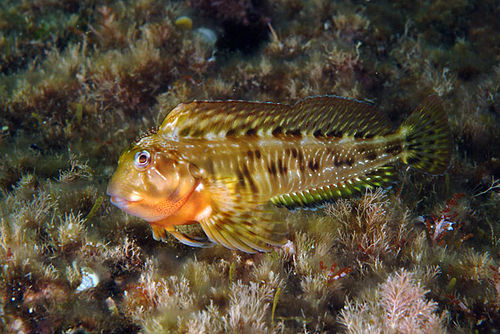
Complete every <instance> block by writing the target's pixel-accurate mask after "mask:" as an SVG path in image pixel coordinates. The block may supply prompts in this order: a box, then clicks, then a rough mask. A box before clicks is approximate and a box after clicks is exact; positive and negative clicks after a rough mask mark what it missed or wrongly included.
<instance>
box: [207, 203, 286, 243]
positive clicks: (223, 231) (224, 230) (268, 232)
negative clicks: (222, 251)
mask: <svg viewBox="0 0 500 334" xmlns="http://www.w3.org/2000/svg"><path fill="white" fill-rule="evenodd" d="M200 224H201V227H202V228H203V231H204V232H205V233H206V235H207V236H208V238H209V239H210V240H211V241H212V242H215V243H218V244H221V245H223V246H224V247H227V248H229V249H239V250H241V251H244V252H247V253H255V252H257V251H260V252H268V251H270V250H272V246H280V245H282V244H283V243H284V240H283V238H281V237H280V233H279V232H278V231H276V230H275V229H274V228H273V225H274V224H273V223H272V222H271V221H268V220H266V219H263V218H260V217H253V216H251V215H250V214H233V215H231V214H228V213H214V214H213V215H212V216H210V218H208V219H205V220H203V221H201V222H200Z"/></svg>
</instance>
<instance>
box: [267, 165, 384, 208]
mask: <svg viewBox="0 0 500 334" xmlns="http://www.w3.org/2000/svg"><path fill="white" fill-rule="evenodd" d="M393 175H394V168H393V166H391V165H389V166H382V167H379V168H377V169H376V170H374V171H372V172H369V173H367V174H365V175H361V176H357V177H354V178H350V179H346V180H344V181H342V182H339V183H337V184H331V185H327V186H323V187H317V188H312V189H307V190H304V191H297V192H293V193H289V194H283V195H278V196H274V197H272V198H271V203H273V204H275V205H277V206H284V207H286V208H288V209H296V208H299V207H302V208H316V207H320V206H322V205H324V204H325V203H328V202H331V201H333V200H335V199H337V198H340V197H345V196H350V195H353V194H356V193H360V192H362V191H364V190H365V189H366V188H374V187H380V186H383V185H385V184H387V183H389V182H390V181H391V180H392V178H393Z"/></svg>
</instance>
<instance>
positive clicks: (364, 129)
mask: <svg viewBox="0 0 500 334" xmlns="http://www.w3.org/2000/svg"><path fill="white" fill-rule="evenodd" d="M450 137H451V136H450V132H449V128H448V124H447V117H446V114H445V112H444V110H443V108H442V106H441V103H440V100H439V98H437V97H435V96H430V97H428V98H427V99H426V100H425V101H424V102H423V103H422V105H420V106H419V107H418V108H417V109H416V110H415V111H414V112H413V113H412V114H411V115H410V116H409V118H408V119H407V120H406V121H404V122H403V124H402V125H401V126H400V127H399V129H397V130H396V131H393V130H392V128H391V124H390V123H389V122H388V121H387V120H386V118H385V115H384V113H383V112H381V111H380V110H378V109H377V108H375V107H373V106H372V105H370V104H368V103H365V102H361V101H357V100H353V99H347V98H341V97H334V96H320V97H310V98H306V99H304V100H302V101H300V102H298V103H295V104H293V105H286V104H277V103H259V102H244V101H214V102H205V101H195V102H191V103H182V104H180V105H178V106H177V107H176V108H174V109H173V110H172V111H171V112H170V113H169V114H168V115H167V117H166V118H165V120H164V121H163V123H162V124H161V126H160V127H159V128H158V129H156V130H152V131H150V132H149V133H147V134H146V135H144V136H142V137H141V138H139V139H138V140H136V141H135V142H134V143H133V144H132V145H131V146H130V147H128V148H127V149H126V150H125V151H124V152H123V153H122V154H121V156H120V158H119V161H118V167H117V169H116V171H115V173H114V175H113V176H112V178H111V181H110V182H109V185H108V188H107V193H108V195H109V196H110V197H111V202H112V203H113V204H114V205H116V206H117V207H119V208H120V209H122V210H124V211H125V212H127V213H129V214H131V215H134V216H137V217H140V218H143V219H145V220H146V221H148V222H149V223H150V224H151V226H152V229H153V236H154V237H155V239H157V240H159V239H165V237H166V232H169V233H171V234H172V235H174V236H175V237H176V238H177V239H178V240H179V241H181V242H183V243H185V244H187V245H191V246H200V247H203V246H208V245H209V244H212V243H217V244H221V245H223V246H225V247H227V248H231V249H239V250H242V251H245V252H249V253H253V252H256V251H269V250H271V249H272V246H274V245H279V244H281V242H282V240H280V238H279V237H278V235H279V234H278V233H277V232H276V229H275V228H274V222H273V221H272V220H271V219H270V218H268V217H269V215H268V214H267V213H266V211H265V209H263V207H264V204H266V203H267V202H269V201H270V202H271V203H273V204H276V205H279V206H285V207H287V208H297V207H316V206H320V205H322V204H324V203H325V202H328V201H332V200H333V199H336V198H338V197H342V196H349V195H352V194H355V193H359V192H361V191H363V190H364V189H365V188H368V187H378V186H382V185H384V184H386V183H387V182H390V181H391V179H392V178H393V175H394V163H395V162H396V161H398V160H401V161H403V162H404V163H406V164H409V165H411V166H413V167H415V168H417V169H420V170H423V171H426V172H429V173H433V174H440V173H443V172H444V171H445V170H446V169H447V167H448V164H449V161H450V146H451V142H450ZM193 223H199V224H200V225H201V227H202V229H203V231H204V232H205V234H206V235H207V237H208V240H204V241H202V240H199V239H196V238H194V237H192V236H189V235H187V234H185V233H181V232H179V231H177V230H176V229H175V227H176V226H177V225H184V224H193Z"/></svg>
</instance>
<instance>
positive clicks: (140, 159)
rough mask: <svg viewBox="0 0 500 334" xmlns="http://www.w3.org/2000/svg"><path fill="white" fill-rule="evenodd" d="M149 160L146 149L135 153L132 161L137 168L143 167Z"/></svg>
mask: <svg viewBox="0 0 500 334" xmlns="http://www.w3.org/2000/svg"><path fill="white" fill-rule="evenodd" d="M150 162H151V155H150V154H149V152H148V151H140V152H137V153H136V154H135V158H134V163H135V165H136V167H138V168H145V167H146V166H147V165H149V163H150Z"/></svg>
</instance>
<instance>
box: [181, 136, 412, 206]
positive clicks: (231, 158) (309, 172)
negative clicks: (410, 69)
mask: <svg viewBox="0 0 500 334" xmlns="http://www.w3.org/2000/svg"><path fill="white" fill-rule="evenodd" d="M178 145H179V152H185V153H182V154H181V156H182V158H183V159H185V160H186V161H190V162H192V163H193V165H195V166H197V167H198V168H199V169H200V173H201V175H202V179H203V180H207V181H206V182H211V180H216V181H217V180H219V181H220V182H224V181H225V180H227V181H228V182H229V183H231V184H232V189H231V194H233V195H234V196H236V197H235V200H241V201H247V202H249V203H256V204H264V203H266V202H268V201H271V202H273V203H274V204H277V205H283V206H286V207H288V208H295V207H315V206H319V205H321V204H323V202H325V201H330V200H332V199H334V198H336V197H340V196H343V195H349V194H351V193H353V192H355V191H359V190H361V189H362V188H363V187H366V186H380V185H382V184H383V183H384V182H387V181H389V180H390V177H391V174H392V168H391V167H385V168H382V166H386V165H388V164H391V163H393V162H394V161H396V160H397V159H399V158H400V155H401V154H402V152H403V151H402V147H403V143H402V141H401V139H400V138H399V136H397V135H388V136H385V137H377V138H371V139H357V138H353V137H346V138H336V137H334V138H332V137H314V136H300V135H278V136H272V135H271V136H267V137H259V136H250V137H246V138H240V137H236V138H223V139H212V140H205V139H203V140H200V139H184V140H182V141H180V142H178ZM228 187H231V186H229V185H228ZM321 194H323V195H321ZM242 197H244V198H242Z"/></svg>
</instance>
